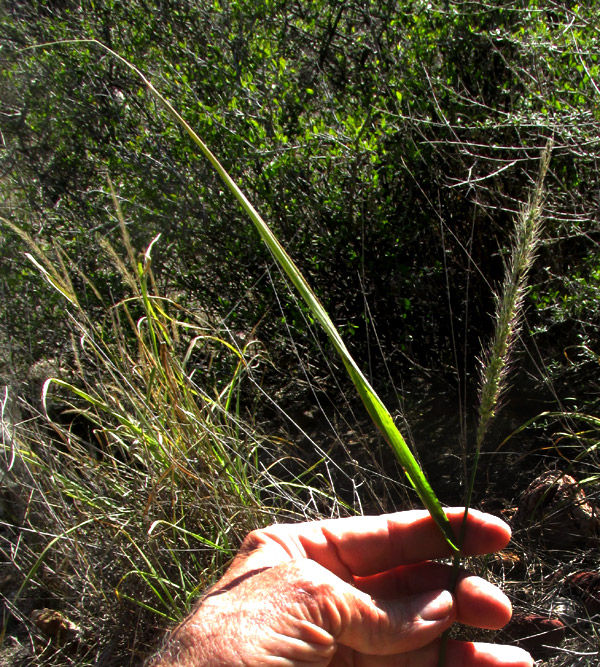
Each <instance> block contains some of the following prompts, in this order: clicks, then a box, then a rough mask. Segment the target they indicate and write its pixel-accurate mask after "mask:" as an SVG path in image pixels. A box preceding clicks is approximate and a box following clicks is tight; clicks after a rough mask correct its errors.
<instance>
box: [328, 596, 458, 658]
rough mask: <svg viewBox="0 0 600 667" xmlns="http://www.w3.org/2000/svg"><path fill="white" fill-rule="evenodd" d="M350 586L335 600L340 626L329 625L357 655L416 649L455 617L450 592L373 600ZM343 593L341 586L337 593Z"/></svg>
mask: <svg viewBox="0 0 600 667" xmlns="http://www.w3.org/2000/svg"><path fill="white" fill-rule="evenodd" d="M343 585H344V584H342V586H343ZM348 589H350V591H347V592H346V595H343V596H340V597H338V598H337V600H336V601H335V609H336V613H337V614H338V618H339V623H338V624H337V628H336V624H335V623H333V624H331V623H330V624H329V626H330V627H331V628H332V629H333V632H332V634H333V636H334V638H335V640H336V641H337V642H338V643H339V644H342V645H344V646H348V647H349V648H351V649H353V650H354V651H356V652H357V653H358V654H373V655H395V654H397V653H406V652H410V651H414V650H416V649H418V648H421V647H423V646H426V645H427V644H430V643H431V642H433V641H434V640H436V639H437V638H438V637H439V636H440V635H441V634H442V632H443V631H444V630H446V629H448V628H449V627H450V626H451V625H452V623H453V622H454V620H455V619H456V604H455V601H454V598H453V596H452V594H451V593H450V592H449V591H445V590H437V591H429V592H427V593H421V594H419V595H413V596H410V597H406V598H403V599H402V600H374V599H373V598H371V597H370V596H367V595H365V594H363V593H361V592H360V591H358V590H357V589H355V588H353V587H351V586H348ZM341 592H342V589H341V588H338V591H337V593H338V594H339V593H341ZM333 618H335V617H333Z"/></svg>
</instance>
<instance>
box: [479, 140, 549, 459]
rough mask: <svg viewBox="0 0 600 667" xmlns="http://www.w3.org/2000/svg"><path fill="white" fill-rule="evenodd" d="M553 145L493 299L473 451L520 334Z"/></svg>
mask: <svg viewBox="0 0 600 667" xmlns="http://www.w3.org/2000/svg"><path fill="white" fill-rule="evenodd" d="M551 152H552V142H551V140H550V141H548V143H547V144H546V147H545V149H544V151H543V153H542V156H541V159H540V168H539V172H538V177H537V180H536V184H535V188H534V191H533V193H532V195H531V197H530V199H529V202H528V203H527V206H526V207H525V208H524V209H523V210H522V211H521V213H520V215H519V216H518V218H517V221H516V225H515V232H514V235H513V242H512V248H511V255H510V259H509V263H508V266H507V267H506V275H505V278H504V284H503V286H502V291H501V293H500V294H499V295H497V296H496V315H495V327H494V337H493V339H492V344H491V345H490V348H489V350H488V352H487V355H486V356H485V357H484V359H483V361H482V363H481V379H480V402H479V423H478V426H477V434H476V438H475V450H476V452H478V451H479V450H480V449H481V446H482V444H483V440H484V438H485V434H486V432H487V429H488V427H489V425H490V422H491V420H492V419H493V417H494V416H495V414H496V410H497V406H498V401H499V399H500V396H501V394H502V391H503V389H504V383H505V380H506V375H507V371H508V362H509V359H510V353H511V350H512V345H513V342H514V340H515V338H516V336H517V334H518V332H519V329H520V325H521V316H522V311H523V299H524V298H525V294H526V289H527V273H528V271H529V269H530V268H531V265H532V264H533V261H534V259H535V256H536V251H537V247H538V244H539V237H540V230H541V222H542V208H543V200H544V179H545V177H546V172H547V171H548V165H549V163H550V155H551Z"/></svg>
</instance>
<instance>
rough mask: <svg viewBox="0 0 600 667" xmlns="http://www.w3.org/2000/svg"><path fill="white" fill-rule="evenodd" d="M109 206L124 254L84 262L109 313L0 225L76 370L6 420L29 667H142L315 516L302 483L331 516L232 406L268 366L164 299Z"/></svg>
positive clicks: (12, 610)
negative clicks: (55, 294) (202, 608)
mask: <svg viewBox="0 0 600 667" xmlns="http://www.w3.org/2000/svg"><path fill="white" fill-rule="evenodd" d="M112 196H113V199H114V201H115V205H116V207H117V208H116V210H117V215H118V219H119V224H120V228H121V246H122V248H123V250H124V251H123V252H121V253H120V252H118V251H117V249H116V248H115V247H114V246H113V245H111V244H110V243H109V242H108V241H106V240H105V239H98V244H99V254H100V255H101V256H103V257H104V263H105V267H106V271H108V272H111V273H112V274H113V275H114V274H115V273H116V274H118V275H120V278H121V282H122V289H123V291H124V293H125V296H124V297H123V298H121V299H120V300H119V301H118V302H117V303H114V304H106V303H103V302H102V298H101V296H100V292H99V291H98V290H97V289H96V287H95V286H94V284H93V282H92V281H91V280H90V279H89V278H88V277H87V276H84V275H82V274H80V273H78V271H77V267H76V264H75V263H74V262H71V261H70V260H69V258H68V257H67V256H66V255H64V254H63V253H62V251H61V250H60V249H59V248H54V249H42V248H40V247H39V246H38V245H36V244H35V242H34V241H33V240H32V239H31V238H29V237H28V236H27V235H26V234H24V233H23V232H21V231H20V230H19V229H18V228H17V227H16V226H15V225H13V224H11V223H9V222H8V221H4V224H5V225H6V227H7V229H10V230H11V231H12V232H14V233H17V234H19V235H20V236H21V238H22V240H23V242H24V243H25V244H26V245H27V246H28V253H27V255H28V257H29V259H30V261H31V262H32V263H33V264H34V265H35V266H36V268H37V269H38V271H39V272H40V274H41V275H42V276H43V277H44V278H45V280H46V281H47V283H49V284H50V286H51V287H52V289H55V290H58V291H59V292H60V293H61V294H62V295H63V296H64V298H65V299H66V301H67V303H68V309H67V312H68V317H69V319H70V324H71V327H72V331H73V338H72V348H71V351H70V354H67V353H65V355H66V356H70V358H71V360H72V363H71V364H70V366H69V367H67V366H64V367H63V369H62V371H61V372H59V373H57V375H56V377H49V378H47V379H46V381H45V382H44V383H43V388H42V400H41V403H40V404H39V405H37V406H36V405H28V406H25V405H21V406H20V407H19V406H17V408H18V410H17V411H19V410H20V413H21V418H20V419H17V420H15V419H12V420H11V422H9V419H8V417H6V419H4V418H3V434H4V435H6V437H4V439H3V444H2V454H3V457H4V471H3V486H4V488H5V489H7V491H6V492H7V493H10V494H11V499H12V501H11V507H13V510H12V512H11V514H10V516H6V515H3V517H2V518H3V526H4V532H3V533H2V538H1V539H2V541H1V543H0V549H1V550H2V557H3V560H4V561H5V563H6V564H10V568H11V569H10V577H12V581H11V582H10V585H9V587H8V588H9V590H10V593H9V594H7V595H6V597H5V600H4V602H5V610H4V619H3V620H4V629H3V634H5V633H6V632H7V631H8V632H9V633H10V634H11V635H12V636H13V637H14V639H13V641H15V642H17V643H18V642H19V641H22V643H23V644H28V643H31V645H32V646H34V647H35V651H34V652H35V653H36V655H37V657H38V658H39V659H40V660H43V661H46V660H47V661H48V662H44V663H43V664H100V663H101V664H114V665H116V664H119V665H122V664H128V662H129V661H131V660H134V658H138V657H143V655H144V653H147V652H149V651H150V650H151V647H152V646H153V645H156V642H157V639H158V638H159V636H160V633H157V632H156V628H157V627H161V628H162V627H165V626H167V625H169V624H172V623H175V622H178V621H180V620H181V619H182V618H183V617H184V616H185V614H186V613H187V611H188V610H189V608H190V606H191V604H192V602H193V600H194V598H195V597H196V596H197V594H198V592H199V591H200V590H202V589H204V588H205V587H206V586H207V585H209V584H210V583H212V582H213V581H214V579H215V577H217V576H218V575H219V573H220V572H221V571H222V569H223V567H224V565H225V564H226V563H227V561H228V560H229V558H230V557H231V555H232V553H233V552H234V551H235V549H236V548H237V547H238V546H239V543H240V541H241V539H242V538H243V536H244V535H245V534H246V533H247V532H248V531H250V530H252V529H254V528H257V527H260V526H262V525H265V524H267V523H271V522H273V521H274V520H276V518H277V517H281V518H282V519H285V520H298V519H307V518H311V517H315V516H318V515H319V510H318V508H317V504H316V503H314V502H313V504H312V505H311V506H309V505H308V504H307V503H306V498H307V494H308V493H310V489H311V484H312V483H313V482H314V486H315V487H318V488H315V491H314V493H312V494H311V497H313V498H314V497H315V496H316V497H321V498H325V499H326V503H327V505H328V506H329V507H333V506H335V504H336V502H337V501H336V498H335V491H334V490H333V489H332V488H331V485H330V484H329V483H328V480H327V479H325V478H323V479H321V478H320V477H319V466H318V465H315V466H314V467H313V468H312V469H311V470H310V471H304V472H302V473H300V474H299V476H298V475H297V474H294V473H293V472H290V466H288V465H287V462H288V461H289V460H290V452H289V451H288V450H287V449H286V447H285V446H284V445H282V443H281V442H280V441H277V442H276V441H275V439H268V438H267V437H265V436H263V435H261V434H260V432H259V429H258V428H257V427H256V425H255V424H254V423H253V417H252V412H251V406H252V402H251V401H250V400H249V399H248V398H243V395H246V396H250V395H251V394H252V383H253V382H255V381H254V379H253V378H252V374H253V373H255V372H257V371H258V369H259V368H260V367H261V366H262V365H263V364H264V363H266V356H265V351H264V349H263V348H262V346H261V345H260V344H259V343H258V341H257V340H256V339H254V338H253V337H252V336H249V337H247V339H246V342H244V343H240V342H239V341H237V342H236V340H235V339H233V338H230V337H228V335H227V333H226V331H225V330H224V329H220V328H219V327H218V326H216V325H214V324H211V322H210V317H209V316H208V315H207V314H206V313H204V312H203V311H202V308H201V306H200V305H198V307H197V308H196V309H194V310H195V312H191V311H190V310H186V309H184V308H183V307H181V306H180V305H178V303H177V300H176V298H175V297H174V296H173V295H171V296H169V295H167V294H161V293H160V292H159V289H158V287H157V284H156V280H155V277H154V273H153V270H152V259H151V255H152V248H153V246H154V245H155V244H156V243H159V242H160V240H159V239H158V238H157V239H154V240H153V241H152V243H151V244H150V245H149V246H148V248H147V250H146V251H145V252H144V253H143V254H142V255H141V256H139V257H138V256H137V253H136V252H135V250H134V248H133V247H132V245H131V243H130V240H129V237H128V234H127V230H126V226H125V221H124V218H123V215H122V213H121V210H120V207H119V205H118V202H117V199H116V196H115V194H114V192H113V194H112ZM122 255H123V256H122ZM74 284H78V285H79V286H80V287H79V288H75V287H74ZM7 414H8V413H7ZM9 433H10V437H8V435H7V434H9ZM303 494H304V495H303ZM5 589H6V587H5ZM47 609H51V610H52V611H53V613H60V615H61V618H62V619H63V620H64V623H63V625H64V627H63V629H62V636H60V635H61V633H60V632H58V635H57V634H56V633H54V634H52V633H51V632H50V634H48V632H49V630H48V626H47V624H46V625H44V623H42V622H41V621H40V620H39V619H40V617H42V618H43V615H44V613H45V612H44V610H47ZM15 619H16V620H18V621H20V622H21V624H20V626H18V627H20V628H21V629H22V628H27V629H28V632H29V636H27V635H24V634H22V635H19V634H18V632H17V631H16V630H15ZM69 628H70V629H69ZM136 628H137V629H136ZM15 632H16V634H15ZM19 637H20V639H19ZM40 664H41V663H40Z"/></svg>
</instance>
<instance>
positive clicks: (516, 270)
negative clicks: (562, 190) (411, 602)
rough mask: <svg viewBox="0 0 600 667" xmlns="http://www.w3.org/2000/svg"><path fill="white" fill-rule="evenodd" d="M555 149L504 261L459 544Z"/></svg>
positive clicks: (544, 159) (456, 563)
mask: <svg viewBox="0 0 600 667" xmlns="http://www.w3.org/2000/svg"><path fill="white" fill-rule="evenodd" d="M551 153H552V139H549V140H548V142H547V143H546V147H545V148H544V150H543V152H542V155H541V158H540V167H539V171H538V176H537V179H536V182H535V188H534V190H533V192H532V194H531V196H530V198H529V201H528V203H527V205H526V206H525V208H524V209H523V210H522V211H521V213H520V215H519V216H518V218H517V220H516V222H515V231H514V234H513V240H512V245H511V250H510V259H509V261H508V264H507V265H506V271H505V276H504V284H503V285H502V290H501V292H500V294H499V295H496V314H495V318H494V319H495V326H494V337H493V339H492V343H491V345H490V347H489V349H488V352H487V354H486V355H484V357H483V359H482V361H481V375H480V398H479V422H478V424H477V432H476V435H475V452H474V454H473V461H472V463H471V473H470V475H469V480H468V484H467V489H466V494H465V495H466V497H465V513H464V515H463V521H462V525H461V529H460V534H459V536H458V547H459V549H460V547H461V546H462V544H463V542H464V537H465V530H466V527H467V518H468V515H469V509H470V507H471V502H472V499H473V488H474V487H475V477H476V475H477V467H478V465H479V455H480V453H481V447H482V445H483V441H484V438H485V434H486V433H487V430H488V427H489V425H490V423H491V421H492V419H493V418H494V416H495V415H496V412H497V408H498V401H499V400H500V396H501V395H502V391H503V389H504V383H505V380H506V376H507V374H508V367H509V360H510V354H511V352H512V348H513V343H514V341H515V339H516V337H517V334H518V333H519V328H520V325H521V316H522V311H523V300H524V298H525V293H526V288H527V273H528V271H529V269H530V268H531V265H532V264H533V261H534V259H535V256H536V250H537V247H538V244H539V239H540V231H541V223H542V208H543V203H544V180H545V178H546V173H547V171H548V166H549V164H550V156H551ZM460 563H461V557H460V554H459V553H457V554H454V557H453V574H452V581H451V584H450V589H451V590H453V589H454V587H455V586H456V582H457V581H458V574H459V571H460ZM447 642H448V631H446V632H445V633H444V634H443V635H442V645H441V648H440V653H439V660H438V667H444V666H445V664H446V651H447Z"/></svg>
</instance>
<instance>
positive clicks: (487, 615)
mask: <svg viewBox="0 0 600 667" xmlns="http://www.w3.org/2000/svg"><path fill="white" fill-rule="evenodd" d="M452 573H453V568H452V567H451V566H449V565H443V564H442V563H432V562H429V563H419V564H417V565H407V566H404V567H399V568H395V569H394V570H391V571H389V572H384V573H382V574H378V575H373V576H371V577H357V578H355V580H354V585H355V586H356V587H357V588H359V589H360V590H361V591H363V592H365V593H368V594H369V595H370V596H372V597H374V598H379V599H388V600H389V599H402V598H403V597H406V596H408V595H417V594H419V593H425V592H427V591H430V590H435V589H449V588H450V586H451V581H452V576H453V575H452ZM454 594H455V597H456V603H457V610H458V611H457V620H458V621H459V622H460V623H463V624H465V625H471V626H473V627H477V628H487V629H490V630H498V629H499V628H502V627H504V626H505V625H506V624H507V623H508V621H509V620H510V617H511V613H512V608H511V604H510V601H509V599H508V598H507V597H506V595H504V593H502V592H501V591H500V590H499V589H498V588H497V587H496V586H494V585H493V584H491V583H489V582H488V581H485V580H484V579H481V578H480V577H476V576H474V575H471V574H469V573H468V572H466V571H462V572H461V574H460V575H459V579H458V582H457V585H456V588H455V590H454Z"/></svg>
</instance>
